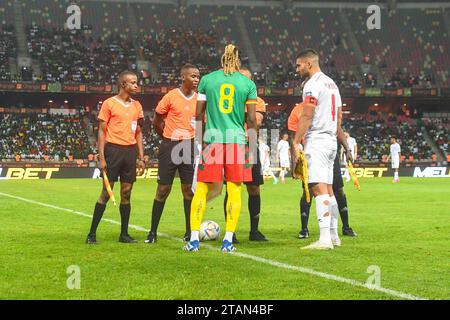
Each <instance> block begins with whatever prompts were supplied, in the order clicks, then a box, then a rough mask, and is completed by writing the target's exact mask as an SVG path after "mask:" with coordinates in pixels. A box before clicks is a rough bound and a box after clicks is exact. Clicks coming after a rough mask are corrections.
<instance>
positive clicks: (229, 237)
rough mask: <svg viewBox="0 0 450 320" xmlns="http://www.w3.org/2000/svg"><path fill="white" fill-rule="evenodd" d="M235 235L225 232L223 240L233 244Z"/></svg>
mask: <svg viewBox="0 0 450 320" xmlns="http://www.w3.org/2000/svg"><path fill="white" fill-rule="evenodd" d="M233 234H234V232H229V231H227V232H225V237H224V238H223V240H227V241H228V242H233Z"/></svg>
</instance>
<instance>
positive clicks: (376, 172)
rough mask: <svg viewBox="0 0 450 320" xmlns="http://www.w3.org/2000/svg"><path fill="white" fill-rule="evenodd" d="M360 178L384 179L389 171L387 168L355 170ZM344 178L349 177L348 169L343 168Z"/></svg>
mask: <svg viewBox="0 0 450 320" xmlns="http://www.w3.org/2000/svg"><path fill="white" fill-rule="evenodd" d="M353 171H354V172H355V174H356V176H357V177H358V178H382V177H383V174H384V173H386V172H387V171H388V169H387V168H353ZM341 174H342V176H343V177H347V176H348V175H349V173H348V169H347V168H341Z"/></svg>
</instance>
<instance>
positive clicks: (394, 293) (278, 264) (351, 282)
mask: <svg viewBox="0 0 450 320" xmlns="http://www.w3.org/2000/svg"><path fill="white" fill-rule="evenodd" d="M0 195H2V196H5V197H9V198H13V199H16V200H20V201H24V202H28V203H31V204H37V205H40V206H43V207H47V208H52V209H55V210H60V211H66V212H70V213H74V214H77V215H79V216H83V217H87V218H92V215H90V214H87V213H84V212H80V211H76V210H72V209H67V208H62V207H58V206H54V205H51V204H47V203H43V202H39V201H34V200H30V199H26V198H22V197H18V196H14V195H11V194H7V193H3V192H0ZM102 221H107V222H110V223H113V224H116V225H120V222H118V221H115V220H111V219H106V218H105V219H102ZM129 227H130V228H133V229H135V230H138V231H143V232H148V230H147V229H145V228H143V227H141V226H136V225H132V224H130V225H129ZM158 235H160V236H162V237H165V238H169V239H172V240H176V241H183V240H182V239H180V238H177V237H174V236H171V235H168V234H164V233H158ZM202 247H204V248H208V249H210V250H218V249H217V248H216V247H213V246H210V245H206V244H202ZM229 254H231V255H235V256H238V257H241V258H244V259H249V260H253V261H257V262H261V263H265V264H268V265H271V266H274V267H278V268H283V269H288V270H293V271H298V272H301V273H307V274H311V275H313V276H316V277H320V278H324V279H328V280H333V281H337V282H341V283H346V284H349V285H351V286H354V287H362V288H366V289H369V290H372V291H379V292H383V293H386V294H388V295H391V296H394V297H398V298H403V299H408V300H427V298H422V297H418V296H414V295H412V294H409V293H404V292H401V291H397V290H392V289H387V288H383V287H378V286H374V285H370V284H366V283H364V282H359V281H356V280H353V279H348V278H344V277H340V276H335V275H333V274H329V273H325V272H320V271H316V270H313V269H309V268H305V267H299V266H294V265H290V264H287V263H283V262H279V261H276V260H271V259H266V258H261V257H258V256H254V255H250V254H247V253H242V252H232V253H229Z"/></svg>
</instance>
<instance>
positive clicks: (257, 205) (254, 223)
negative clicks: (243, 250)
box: [248, 195, 261, 232]
mask: <svg viewBox="0 0 450 320" xmlns="http://www.w3.org/2000/svg"><path fill="white" fill-rule="evenodd" d="M260 211H261V196H260V195H257V196H250V195H249V196H248V212H249V213H250V232H255V231H258V225H259V213H260Z"/></svg>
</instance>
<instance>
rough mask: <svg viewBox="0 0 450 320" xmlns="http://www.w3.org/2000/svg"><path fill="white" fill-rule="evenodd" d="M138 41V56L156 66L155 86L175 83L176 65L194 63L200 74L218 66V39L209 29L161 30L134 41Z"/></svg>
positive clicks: (177, 73) (177, 70) (176, 77)
mask: <svg viewBox="0 0 450 320" xmlns="http://www.w3.org/2000/svg"><path fill="white" fill-rule="evenodd" d="M138 42H139V51H140V54H141V55H142V56H143V57H144V58H145V59H146V60H149V61H152V62H153V63H156V64H157V65H158V66H160V71H162V72H161V74H160V75H161V76H160V77H159V78H158V79H156V80H155V82H154V83H156V84H174V83H178V79H179V69H180V66H182V65H183V64H185V63H188V62H189V63H195V65H196V66H197V67H198V68H199V69H200V71H201V73H202V74H205V73H207V72H210V71H212V70H215V69H217V68H218V66H219V64H220V56H219V52H218V51H219V50H220V49H219V48H218V39H217V36H216V35H215V34H214V32H213V31H212V30H209V31H207V32H204V31H202V30H192V29H185V28H170V29H162V30H160V31H158V32H154V33H150V34H147V35H145V36H143V37H141V38H138ZM161 69H162V70H161Z"/></svg>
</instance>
